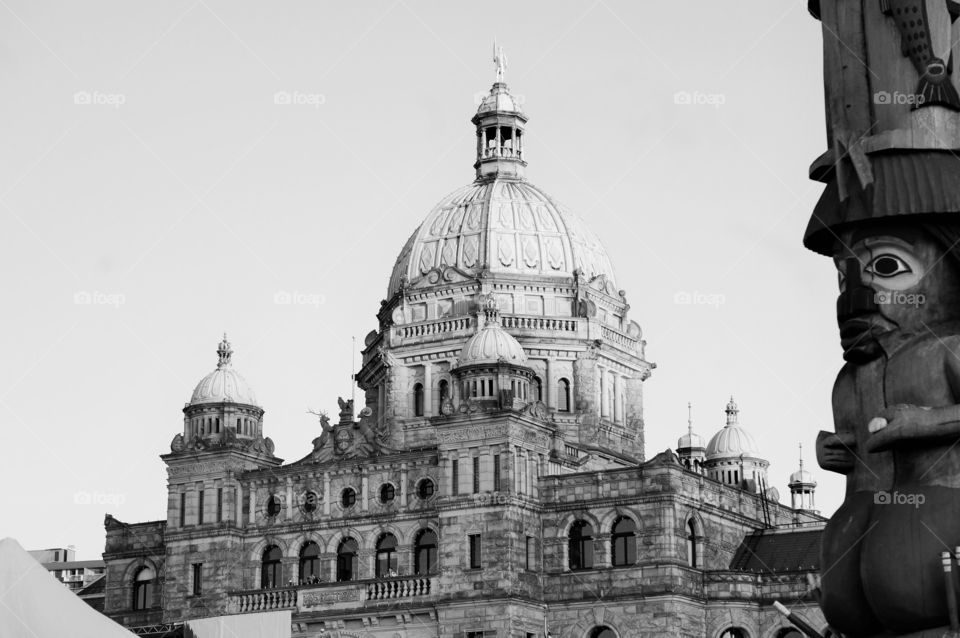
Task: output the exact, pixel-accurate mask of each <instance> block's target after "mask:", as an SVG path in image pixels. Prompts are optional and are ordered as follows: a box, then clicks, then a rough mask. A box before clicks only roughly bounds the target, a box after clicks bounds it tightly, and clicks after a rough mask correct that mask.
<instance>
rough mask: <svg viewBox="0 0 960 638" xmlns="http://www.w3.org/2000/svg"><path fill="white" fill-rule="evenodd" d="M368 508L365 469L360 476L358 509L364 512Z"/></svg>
mask: <svg viewBox="0 0 960 638" xmlns="http://www.w3.org/2000/svg"><path fill="white" fill-rule="evenodd" d="M369 508H370V504H369V503H368V502H367V468H363V472H362V473H361V474H360V509H361V510H363V511H364V512H366V511H367V510H368V509H369Z"/></svg>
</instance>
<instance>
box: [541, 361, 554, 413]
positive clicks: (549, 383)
mask: <svg viewBox="0 0 960 638" xmlns="http://www.w3.org/2000/svg"><path fill="white" fill-rule="evenodd" d="M553 366H554V364H553V359H552V358H548V359H547V378H546V379H544V380H543V383H544V388H543V402H544V403H546V404H547V408H548V409H549V408H556V407H557V388H556V385H557V375H556V373H555V371H554V369H553Z"/></svg>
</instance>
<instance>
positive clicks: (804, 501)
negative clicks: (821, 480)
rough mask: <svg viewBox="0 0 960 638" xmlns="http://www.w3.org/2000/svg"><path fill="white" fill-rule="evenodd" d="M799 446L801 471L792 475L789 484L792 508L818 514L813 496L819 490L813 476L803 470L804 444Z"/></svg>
mask: <svg viewBox="0 0 960 638" xmlns="http://www.w3.org/2000/svg"><path fill="white" fill-rule="evenodd" d="M799 445H800V469H798V470H797V471H796V472H794V473H793V474H791V475H790V482H789V483H788V484H787V486H788V487H789V488H790V507H792V508H793V509H795V510H807V511H810V512H816V511H817V509H816V505H815V504H814V498H813V495H814V492H816V489H817V482H816V481H815V480H814V479H813V474H811V473H810V472H808V471H806V470H805V469H803V443H800V444H799Z"/></svg>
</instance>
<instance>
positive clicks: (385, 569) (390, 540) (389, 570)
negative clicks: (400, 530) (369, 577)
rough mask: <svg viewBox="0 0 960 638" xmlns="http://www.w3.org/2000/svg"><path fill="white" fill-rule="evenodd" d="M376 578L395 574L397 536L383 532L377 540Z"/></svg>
mask: <svg viewBox="0 0 960 638" xmlns="http://www.w3.org/2000/svg"><path fill="white" fill-rule="evenodd" d="M376 569H377V574H376V575H377V578H386V577H387V576H396V575H397V537H396V536H394V535H393V534H384V535H383V536H381V537H380V540H378V541H377V563H376Z"/></svg>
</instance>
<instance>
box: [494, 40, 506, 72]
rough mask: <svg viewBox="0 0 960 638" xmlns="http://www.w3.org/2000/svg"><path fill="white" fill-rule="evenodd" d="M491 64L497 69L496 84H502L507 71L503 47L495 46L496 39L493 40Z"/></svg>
mask: <svg viewBox="0 0 960 638" xmlns="http://www.w3.org/2000/svg"><path fill="white" fill-rule="evenodd" d="M493 63H494V65H496V67H497V76H496V77H497V82H503V76H504V73H505V72H506V70H507V56H506V55H505V54H504V52H503V46H499V47H498V46H497V38H496V37H494V38H493Z"/></svg>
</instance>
